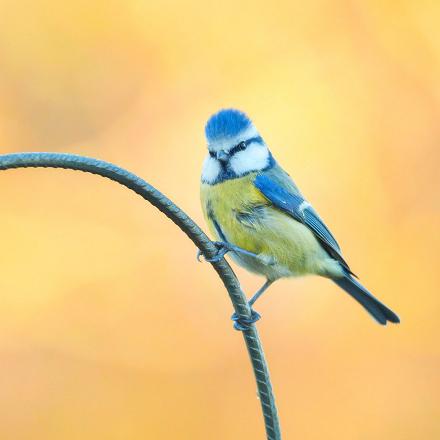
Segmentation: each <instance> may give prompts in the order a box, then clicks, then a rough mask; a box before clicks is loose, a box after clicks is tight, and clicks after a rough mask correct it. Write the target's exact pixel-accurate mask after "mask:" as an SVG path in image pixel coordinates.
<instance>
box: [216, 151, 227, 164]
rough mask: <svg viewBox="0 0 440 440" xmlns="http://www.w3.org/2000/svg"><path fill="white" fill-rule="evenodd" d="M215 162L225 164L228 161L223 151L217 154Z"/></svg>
mask: <svg viewBox="0 0 440 440" xmlns="http://www.w3.org/2000/svg"><path fill="white" fill-rule="evenodd" d="M217 160H219V161H220V162H221V163H226V162H227V161H228V160H229V155H228V153H226V151H224V150H220V151H219V152H218V153H217Z"/></svg>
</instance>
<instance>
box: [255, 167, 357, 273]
mask: <svg viewBox="0 0 440 440" xmlns="http://www.w3.org/2000/svg"><path fill="white" fill-rule="evenodd" d="M254 185H255V187H256V188H258V190H259V191H261V193H262V194H263V195H264V196H265V197H266V198H267V199H268V200H269V201H270V202H271V203H272V204H273V205H274V206H275V207H277V208H278V209H280V210H281V211H284V212H285V213H286V214H288V215H290V216H291V217H293V218H294V219H295V220H297V221H299V222H301V223H303V224H304V225H305V226H307V227H308V228H309V229H310V230H311V231H312V232H313V233H314V234H315V236H316V238H318V240H319V241H320V242H321V244H322V245H323V247H324V249H325V250H326V251H327V252H328V253H329V254H330V256H332V257H333V258H335V259H336V260H338V261H339V262H340V263H341V265H342V266H343V267H344V268H345V269H346V270H347V271H348V272H349V273H351V274H352V272H351V270H350V268H349V267H348V264H347V263H346V261H345V260H344V258H343V257H342V255H341V249H340V247H339V244H338V242H337V241H336V239H335V237H333V235H332V233H331V232H330V231H329V229H328V228H327V226H326V225H325V223H324V222H323V221H322V220H321V218H320V217H319V215H318V214H317V212H316V211H315V210H314V209H313V208H312V206H311V205H310V204H309V203H308V202H307V200H305V199H304V197H302V196H301V194H299V192H297V193H294V191H295V190H296V187H292V188H289V189H285V188H284V187H283V186H281V184H280V182H277V181H276V180H275V179H273V178H271V177H269V176H268V175H265V174H259V175H257V177H256V178H255V180H254Z"/></svg>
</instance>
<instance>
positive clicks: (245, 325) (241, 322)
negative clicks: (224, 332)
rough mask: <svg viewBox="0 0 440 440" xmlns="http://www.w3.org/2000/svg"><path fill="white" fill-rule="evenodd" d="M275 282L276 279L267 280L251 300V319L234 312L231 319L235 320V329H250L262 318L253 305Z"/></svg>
mask: <svg viewBox="0 0 440 440" xmlns="http://www.w3.org/2000/svg"><path fill="white" fill-rule="evenodd" d="M273 282H274V280H267V281H266V282H265V283H264V284H263V286H262V287H260V288H259V289H258V290H257V292H256V293H255V295H254V296H253V297H252V298H251V299H250V300H249V302H248V304H249V306H250V308H251V317H250V318H249V319H243V318H240V316H239V315H238V314H237V313H234V314H233V315H232V316H231V319H232V320H233V321H234V328H235V330H240V331H243V330H248V329H249V326H250V325H252V324H255V323H256V322H257V321H258V320H259V319H260V318H261V315H260V314H259V313H258V312H256V311H255V310H254V309H253V308H252V306H253V305H254V303H255V301H256V300H257V299H258V298H259V297H260V296H261V295H262V294H263V293H264V292H265V291H266V289H267V288H268V287H269V286H270V285H271V284H272V283H273Z"/></svg>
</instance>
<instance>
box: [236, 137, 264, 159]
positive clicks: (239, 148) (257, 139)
mask: <svg viewBox="0 0 440 440" xmlns="http://www.w3.org/2000/svg"><path fill="white" fill-rule="evenodd" d="M252 142H257V143H263V139H262V138H261V136H257V137H253V138H250V139H248V140H247V141H243V142H240V143H239V144H237V145H236V146H235V147H233V148H231V149H230V150H229V155H230V156H233V155H234V154H235V153H238V152H239V151H243V150H246V148H247V146H248V145H249V144H251V143H252Z"/></svg>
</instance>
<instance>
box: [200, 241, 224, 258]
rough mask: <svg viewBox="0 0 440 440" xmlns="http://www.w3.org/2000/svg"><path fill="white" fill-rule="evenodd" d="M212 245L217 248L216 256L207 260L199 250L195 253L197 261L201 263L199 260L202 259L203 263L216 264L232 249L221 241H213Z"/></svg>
mask: <svg viewBox="0 0 440 440" xmlns="http://www.w3.org/2000/svg"><path fill="white" fill-rule="evenodd" d="M212 244H213V245H214V246H215V247H216V248H217V254H216V255H214V256H213V257H212V258H207V257H205V255H204V254H203V252H202V251H201V250H199V251H198V252H197V261H201V260H200V258H201V257H203V259H204V260H205V261H207V262H208V263H217V262H218V261H220V260H221V259H222V258H223V257H224V256H225V255H226V254H227V253H228V252H230V251H231V250H232V249H231V247H232V245H230V244H229V243H226V242H222V241H213V242H212Z"/></svg>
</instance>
